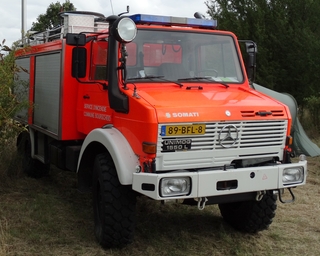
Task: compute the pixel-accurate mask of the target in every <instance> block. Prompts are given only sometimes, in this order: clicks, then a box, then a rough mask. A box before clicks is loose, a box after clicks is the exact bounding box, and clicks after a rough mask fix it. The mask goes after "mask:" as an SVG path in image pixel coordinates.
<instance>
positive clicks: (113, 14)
mask: <svg viewBox="0 0 320 256" xmlns="http://www.w3.org/2000/svg"><path fill="white" fill-rule="evenodd" d="M110 5H111V10H112V14H113V15H114V11H113V5H112V0H110Z"/></svg>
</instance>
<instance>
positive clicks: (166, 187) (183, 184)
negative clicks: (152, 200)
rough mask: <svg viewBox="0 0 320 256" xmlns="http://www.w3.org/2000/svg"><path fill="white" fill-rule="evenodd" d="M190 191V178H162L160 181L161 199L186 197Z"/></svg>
mask: <svg viewBox="0 0 320 256" xmlns="http://www.w3.org/2000/svg"><path fill="white" fill-rule="evenodd" d="M190 189H191V180H190V177H179V178H163V179H161V181H160V194H161V196H163V197H169V196H183V195H188V194H190Z"/></svg>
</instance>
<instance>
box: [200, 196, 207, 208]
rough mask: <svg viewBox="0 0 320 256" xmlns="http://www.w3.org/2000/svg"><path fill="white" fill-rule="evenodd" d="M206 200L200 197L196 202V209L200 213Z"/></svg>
mask: <svg viewBox="0 0 320 256" xmlns="http://www.w3.org/2000/svg"><path fill="white" fill-rule="evenodd" d="M207 201H208V199H207V198H206V197H204V198H203V197H200V198H199V201H198V209H199V210H200V211H202V210H203V209H204V208H205V207H206V202H207Z"/></svg>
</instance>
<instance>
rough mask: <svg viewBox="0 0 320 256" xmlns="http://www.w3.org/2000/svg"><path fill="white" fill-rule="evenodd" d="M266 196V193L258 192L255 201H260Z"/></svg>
mask: <svg viewBox="0 0 320 256" xmlns="http://www.w3.org/2000/svg"><path fill="white" fill-rule="evenodd" d="M265 194H266V191H265V190H264V191H258V192H257V195H256V201H261V200H262V198H263V196H264V195H265Z"/></svg>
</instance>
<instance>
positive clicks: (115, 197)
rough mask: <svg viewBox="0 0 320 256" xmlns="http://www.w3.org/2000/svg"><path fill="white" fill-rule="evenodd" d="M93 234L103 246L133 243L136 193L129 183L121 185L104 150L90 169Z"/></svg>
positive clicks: (109, 246)
mask: <svg viewBox="0 0 320 256" xmlns="http://www.w3.org/2000/svg"><path fill="white" fill-rule="evenodd" d="M92 187H93V193H92V194H93V211H94V233H95V236H96V238H97V240H98V242H99V243H100V245H102V246H103V247H106V248H111V247H123V246H124V245H127V244H129V243H131V242H132V240H133V234H134V229H135V207H136V196H135V192H134V191H133V190H132V189H131V186H124V185H121V184H120V181H119V179H118V175H117V172H116V168H115V166H114V163H113V161H112V159H111V156H110V155H108V154H107V153H102V154H99V155H97V156H96V158H95V162H94V168H93V186H92Z"/></svg>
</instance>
